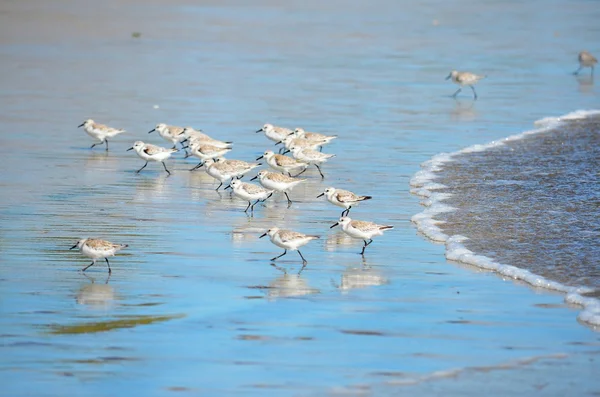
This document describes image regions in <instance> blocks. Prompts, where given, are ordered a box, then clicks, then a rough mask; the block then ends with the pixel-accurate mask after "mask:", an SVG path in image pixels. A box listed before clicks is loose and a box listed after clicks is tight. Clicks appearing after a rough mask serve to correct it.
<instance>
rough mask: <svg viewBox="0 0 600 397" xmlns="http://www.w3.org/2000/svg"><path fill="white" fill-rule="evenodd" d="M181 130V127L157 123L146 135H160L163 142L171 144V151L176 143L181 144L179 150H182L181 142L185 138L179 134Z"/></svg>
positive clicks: (175, 146)
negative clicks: (156, 133)
mask: <svg viewBox="0 0 600 397" xmlns="http://www.w3.org/2000/svg"><path fill="white" fill-rule="evenodd" d="M183 130H184V128H183V127H177V126H175V125H167V124H163V123H159V124H156V127H154V128H153V129H151V130H150V131H148V134H151V133H153V132H154V131H156V132H158V135H160V136H161V137H162V138H163V139H164V140H165V141H167V142H171V143H172V144H173V149H176V148H177V144H178V143H180V144H181V148H182V149H183V146H184V145H183V142H182V141H183V140H184V139H185V136H184V135H182V134H181V133H182V132H183ZM186 153H187V152H186Z"/></svg>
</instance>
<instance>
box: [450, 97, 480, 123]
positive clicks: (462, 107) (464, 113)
mask: <svg viewBox="0 0 600 397" xmlns="http://www.w3.org/2000/svg"><path fill="white" fill-rule="evenodd" d="M450 116H451V117H452V119H453V120H458V121H473V120H475V119H476V118H477V111H476V109H475V102H472V101H467V102H462V101H460V100H458V99H457V100H455V101H454V108H453V109H452V110H451V112H450Z"/></svg>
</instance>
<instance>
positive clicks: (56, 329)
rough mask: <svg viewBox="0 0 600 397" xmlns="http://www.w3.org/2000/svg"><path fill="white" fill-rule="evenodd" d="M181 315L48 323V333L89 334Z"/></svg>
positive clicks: (155, 321)
mask: <svg viewBox="0 0 600 397" xmlns="http://www.w3.org/2000/svg"><path fill="white" fill-rule="evenodd" d="M182 317H185V315H183V314H173V315H167V316H131V317H126V318H122V319H119V320H111V321H98V322H91V323H80V324H72V325H50V326H49V327H50V330H49V331H48V333H49V334H52V335H67V334H90V333H95V332H106V331H111V330H113V329H119V328H133V327H137V326H138V325H149V324H154V323H159V322H164V321H169V320H173V319H176V318H182Z"/></svg>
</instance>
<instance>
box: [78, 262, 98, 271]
mask: <svg viewBox="0 0 600 397" xmlns="http://www.w3.org/2000/svg"><path fill="white" fill-rule="evenodd" d="M95 264H96V261H92V263H90V264H89V265H87V266H86V267H84V268H83V269H81V271H82V272H85V271H86V270H87V269H89V268H90V266H94V265H95Z"/></svg>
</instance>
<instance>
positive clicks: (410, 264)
mask: <svg viewBox="0 0 600 397" xmlns="http://www.w3.org/2000/svg"><path fill="white" fill-rule="evenodd" d="M566 4H567V3H566V2H564V1H556V2H545V1H544V2H541V1H537V2H536V1H534V2H528V3H526V4H516V3H513V2H508V1H507V2H493V3H489V2H486V3H475V2H472V3H471V2H467V1H463V2H459V3H455V2H454V3H452V4H446V3H444V2H440V1H428V2H421V3H419V4H418V5H410V6H407V5H405V4H400V3H397V2H392V1H379V2H375V3H373V2H371V3H369V4H368V5H367V4H361V3H359V2H357V3H351V4H348V3H347V2H344V3H342V2H327V3H323V2H320V3H318V2H309V3H308V4H307V3H304V2H302V3H300V2H290V3H289V4H287V5H286V6H282V5H280V4H279V3H278V2H268V1H266V2H261V3H260V4H257V5H254V6H252V7H248V6H243V5H239V4H237V3H234V2H231V3H228V4H226V5H221V3H220V2H203V3H201V4H197V3H195V2H183V1H180V2H175V3H174V2H168V3H166V2H165V3H162V2H161V1H151V2H136V1H128V2H125V3H122V2H108V3H103V5H102V6H100V5H99V4H98V3H95V2H77V3H73V2H66V1H65V2H61V1H58V2H52V3H47V2H27V3H24V2H8V3H7V2H5V3H2V5H0V22H1V23H0V54H1V57H0V67H1V70H2V73H1V74H0V82H1V83H2V87H3V90H2V92H1V93H0V105H1V107H2V109H3V112H2V123H0V132H1V134H0V139H1V143H2V145H0V154H1V156H2V158H3V160H4V161H5V164H6V166H5V172H3V173H1V174H0V186H1V187H2V195H0V218H1V220H2V222H1V223H0V247H2V254H3V255H2V259H1V260H2V267H1V268H0V269H1V270H0V314H1V315H0V333H1V335H2V344H1V345H0V349H1V350H2V351H1V352H0V357H2V358H1V359H0V378H1V379H2V383H3V391H4V392H5V393H6V394H7V395H11V396H19V395H31V394H35V395H56V394H66V393H71V394H83V393H85V394H86V395H90V396H96V395H97V396H101V395H119V394H131V392H132V391H135V393H138V394H143V395H149V396H151V395H164V394H166V393H167V392H168V391H172V392H176V391H191V392H194V393H198V392H201V393H204V394H208V395H227V394H242V393H243V394H256V395H263V394H264V392H265V390H268V392H269V393H270V394H278V395H324V394H333V395H335V394H353V395H356V394H367V395H368V394H381V393H402V392H407V393H413V394H416V393H426V392H431V390H436V389H437V388H438V387H439V388H443V389H446V388H448V389H447V390H448V394H450V393H451V392H452V393H456V394H461V395H465V394H472V395H478V394H480V390H481V387H482V385H493V386H492V387H493V389H494V391H495V392H497V394H508V393H512V394H515V395H528V394H529V393H530V392H531V390H539V391H538V393H539V394H546V395H558V394H561V392H563V391H564V390H569V391H577V394H579V395H587V394H591V393H592V392H598V391H599V390H600V381H599V380H598V379H597V377H595V376H593V375H594V374H596V373H597V372H598V364H597V362H598V346H599V344H600V338H599V336H598V334H597V333H595V332H594V331H592V330H591V329H589V328H586V327H583V326H581V325H579V324H578V323H577V322H576V321H575V318H576V316H577V313H578V310H577V308H576V307H568V306H567V305H566V304H564V302H563V296H562V295H560V294H552V293H549V292H547V291H535V290H531V289H529V288H526V287H524V286H522V285H520V284H516V283H513V282H505V281H503V280H502V279H500V278H498V277H497V276H495V275H493V274H490V273H486V272H482V271H478V270H475V269H472V268H463V267H460V266H456V265H454V264H449V263H447V262H446V261H445V260H444V258H443V252H444V251H443V247H442V246H439V245H433V244H431V243H430V242H429V241H427V240H425V239H424V238H423V237H422V236H420V235H418V234H417V232H416V230H415V228H414V227H413V226H412V225H411V223H410V217H411V216H412V215H413V214H415V213H417V212H418V211H420V207H419V204H418V202H417V200H415V198H414V197H413V196H411V195H410V193H409V191H408V182H409V178H410V177H411V176H412V175H413V174H414V173H415V172H416V171H417V170H418V169H419V163H421V162H422V161H425V160H427V159H429V158H430V157H431V156H432V155H434V154H436V153H438V152H441V151H454V150H457V149H460V148H462V147H465V146H468V145H470V144H473V143H482V142H488V141H490V140H492V139H498V138H501V137H503V136H506V135H509V134H514V133H516V132H519V131H522V130H524V129H528V128H530V126H531V123H532V121H533V120H536V119H539V118H541V117H543V116H548V115H560V114H564V113H566V112H567V111H570V110H573V109H578V108H592V107H597V104H598V91H597V86H596V85H595V84H594V83H593V82H590V81H589V80H586V78H585V77H581V78H574V77H573V76H570V75H569V74H568V73H569V72H571V71H572V70H575V68H576V66H577V65H576V63H575V59H576V54H577V52H578V51H579V50H580V49H581V48H580V47H582V46H583V47H588V49H589V50H590V51H592V52H593V53H597V52H598V51H597V50H596V51H594V49H593V48H590V47H591V46H592V45H593V43H594V42H595V39H596V38H597V37H598V29H599V28H598V25H597V20H598V17H600V15H599V14H600V10H599V9H598V7H597V6H596V4H595V3H593V2H586V1H577V2H575V3H572V2H569V3H568V4H569V7H566ZM464 7H469V8H470V9H471V10H472V12H470V13H465V12H463V11H462V10H463V8H464ZM472 15H477V18H473V17H472ZM549 21H551V22H552V23H548V22H549ZM133 32H140V33H141V36H140V37H139V38H134V37H132V33H133ZM452 68H465V69H470V70H472V71H475V72H480V73H486V74H488V75H489V78H488V79H487V80H484V81H482V82H481V83H480V84H479V85H478V86H477V90H478V93H479V97H480V99H479V101H477V102H476V103H473V102H472V101H471V100H470V98H469V95H468V93H467V94H465V95H461V96H460V97H459V100H458V101H454V100H452V99H450V98H448V95H450V94H451V93H452V92H454V90H455V87H454V86H452V85H451V84H450V83H448V82H446V81H444V80H443V78H444V77H445V76H446V75H447V73H448V72H449V70H450V69H452ZM89 117H91V118H93V119H95V120H97V121H99V122H103V123H107V124H109V125H111V126H115V127H122V128H125V129H127V131H128V132H127V133H126V134H123V135H121V136H119V137H117V138H115V139H114V140H113V141H111V143H110V151H109V152H108V153H105V152H104V151H103V150H102V149H101V148H95V149H93V150H89V149H88V147H89V146H90V145H91V143H92V142H91V141H90V139H89V137H88V136H86V135H85V133H83V131H81V130H80V129H79V130H78V129H77V128H76V126H77V125H79V124H80V123H81V122H82V121H83V120H84V119H86V118H89ZM158 122H167V123H172V124H176V125H177V124H181V125H192V126H197V127H201V128H203V129H204V130H205V131H206V132H207V133H210V134H212V135H214V136H216V137H218V138H221V139H224V140H233V141H234V142H235V150H234V151H233V152H232V153H231V156H230V157H231V158H239V159H246V160H249V159H253V158H256V157H257V156H258V155H259V154H260V153H262V152H263V151H264V150H265V149H266V148H270V147H271V142H269V141H267V140H266V138H265V137H264V136H260V135H259V134H256V133H254V131H255V130H256V129H257V128H259V127H260V126H261V125H262V124H264V123H265V122H272V123H275V124H281V125H287V126H290V127H294V126H302V127H304V128H305V129H306V130H309V131H310V130H314V131H320V132H324V133H332V134H333V133H335V134H338V135H339V136H340V137H339V139H338V140H336V141H335V142H334V143H332V144H331V145H330V146H328V147H327V148H326V149H325V151H326V152H330V153H335V154H336V155H337V157H336V158H335V159H334V161H333V160H332V161H331V162H330V163H328V164H327V165H326V166H325V167H324V168H323V170H324V173H325V175H326V179H325V181H321V180H320V178H319V177H318V173H317V172H316V171H315V170H314V169H312V170H310V171H308V172H307V177H308V178H309V181H308V182H307V183H306V184H305V185H304V186H299V187H298V188H297V189H295V190H294V191H293V194H292V195H291V197H292V199H293V200H294V201H297V202H296V203H295V204H294V205H293V206H292V207H291V208H289V209H288V208H286V204H285V199H283V198H281V197H279V198H278V199H277V200H272V201H271V200H270V201H268V202H267V203H266V205H265V206H264V207H257V209H256V211H255V214H254V216H253V217H249V216H246V215H245V214H244V213H243V208H244V207H245V206H246V203H244V202H242V201H240V200H238V199H235V198H230V197H229V195H228V194H221V195H219V194H217V193H215V192H214V188H215V187H216V184H214V183H213V182H212V181H211V179H210V178H209V177H207V176H206V175H205V174H204V173H203V172H202V171H197V172H189V171H188V169H189V168H191V167H192V166H193V165H194V164H195V163H194V162H192V161H191V160H190V159H188V160H184V159H182V156H181V154H178V155H176V156H175V158H174V159H173V160H170V161H168V162H167V165H168V166H169V168H170V169H171V170H172V171H173V175H172V176H171V177H168V178H167V177H166V174H165V173H164V171H163V170H162V169H161V167H160V165H158V164H150V165H148V167H147V168H146V169H145V170H144V171H142V172H141V173H140V174H136V173H135V170H136V169H138V168H139V167H141V166H142V165H143V162H142V161H141V160H140V159H139V158H137V157H136V156H135V154H132V153H131V152H126V151H125V150H126V149H127V148H128V147H130V146H131V144H132V143H133V141H135V140H138V139H142V140H147V141H149V142H152V143H155V144H161V145H164V146H167V144H166V142H164V141H162V140H161V139H160V137H158V136H157V135H155V134H151V135H149V134H147V131H149V130H150V129H152V128H153V127H154V125H155V124H156V123H158ZM330 185H332V186H339V187H343V188H348V189H351V190H354V191H356V192H357V193H361V194H370V195H373V196H374V199H373V200H371V201H370V202H367V203H363V204H361V205H360V206H359V207H357V208H354V209H353V210H352V212H351V214H352V216H354V217H356V218H357V219H365V220H372V221H377V222H381V223H390V224H393V225H394V226H395V229H394V230H392V231H389V232H386V234H385V235H384V236H381V237H377V238H376V239H375V242H374V243H373V244H372V245H371V246H370V247H369V248H368V250H367V255H366V256H365V260H364V261H363V260H362V259H361V257H360V256H359V255H357V254H356V253H357V252H358V251H359V250H360V245H361V243H360V242H358V241H351V240H349V239H347V238H346V237H345V236H344V235H343V234H341V232H340V231H339V230H338V231H336V230H330V229H329V225H331V224H332V223H333V222H335V220H336V218H337V217H338V216H339V213H340V211H339V209H338V208H337V207H332V206H330V205H329V204H328V203H326V202H324V201H321V200H320V199H316V196H317V194H319V193H320V192H322V191H323V190H324V188H325V187H327V186H330ZM274 224H276V225H280V226H285V227H289V228H292V229H296V230H299V231H303V232H307V233H311V234H313V233H314V234H320V235H322V238H321V240H320V241H318V242H314V243H311V244H309V245H308V246H307V247H306V248H305V249H304V250H303V254H304V255H305V257H306V258H307V259H308V261H309V264H308V267H307V268H306V269H305V270H304V271H303V272H302V273H301V275H300V276H298V275H296V273H297V272H298V270H299V268H300V262H299V260H298V259H299V258H298V256H297V255H296V254H295V253H290V254H288V256H286V257H284V258H282V259H283V260H282V261H280V262H279V265H280V266H281V267H283V268H285V269H287V274H285V273H283V272H282V271H280V270H278V269H275V268H273V267H272V266H270V262H269V258H271V257H273V256H275V255H277V254H279V253H280V252H281V251H280V250H279V249H278V248H277V247H275V246H273V245H272V244H270V243H269V242H268V241H264V239H262V240H259V239H258V236H259V235H260V234H261V233H263V232H264V231H265V229H266V228H268V227H270V226H272V225H274ZM85 236H98V237H103V238H106V239H109V240H111V241H114V242H118V243H127V244H129V245H130V247H129V248H128V249H126V250H124V251H122V253H120V254H119V255H117V256H116V257H115V258H113V259H112V260H111V266H112V267H113V274H112V277H110V279H107V272H106V268H105V267H104V266H103V265H100V264H99V265H97V266H95V267H92V268H90V269H89V270H88V271H87V272H86V274H85V275H84V274H82V273H81V272H79V271H78V270H79V269H81V268H82V267H83V266H85V265H87V263H88V260H87V258H83V257H82V256H81V255H79V254H78V253H77V252H74V251H69V250H68V248H69V247H70V246H72V245H73V244H74V243H75V241H76V240H77V239H79V238H81V237H85ZM556 368H560V370H556ZM454 370H458V371H459V372H460V373H461V375H459V376H458V379H461V380H463V381H461V382H458V383H454V384H452V385H451V386H450V385H448V382H449V379H455V377H456V376H457V375H456V374H457V373H456V372H453V371H454ZM439 371H442V372H439ZM557 374H559V375H560V376H558V375H557ZM499 378H500V379H503V380H505V381H504V382H499V381H498V379H499ZM513 381H514V382H513ZM563 394H564V393H563Z"/></svg>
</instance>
